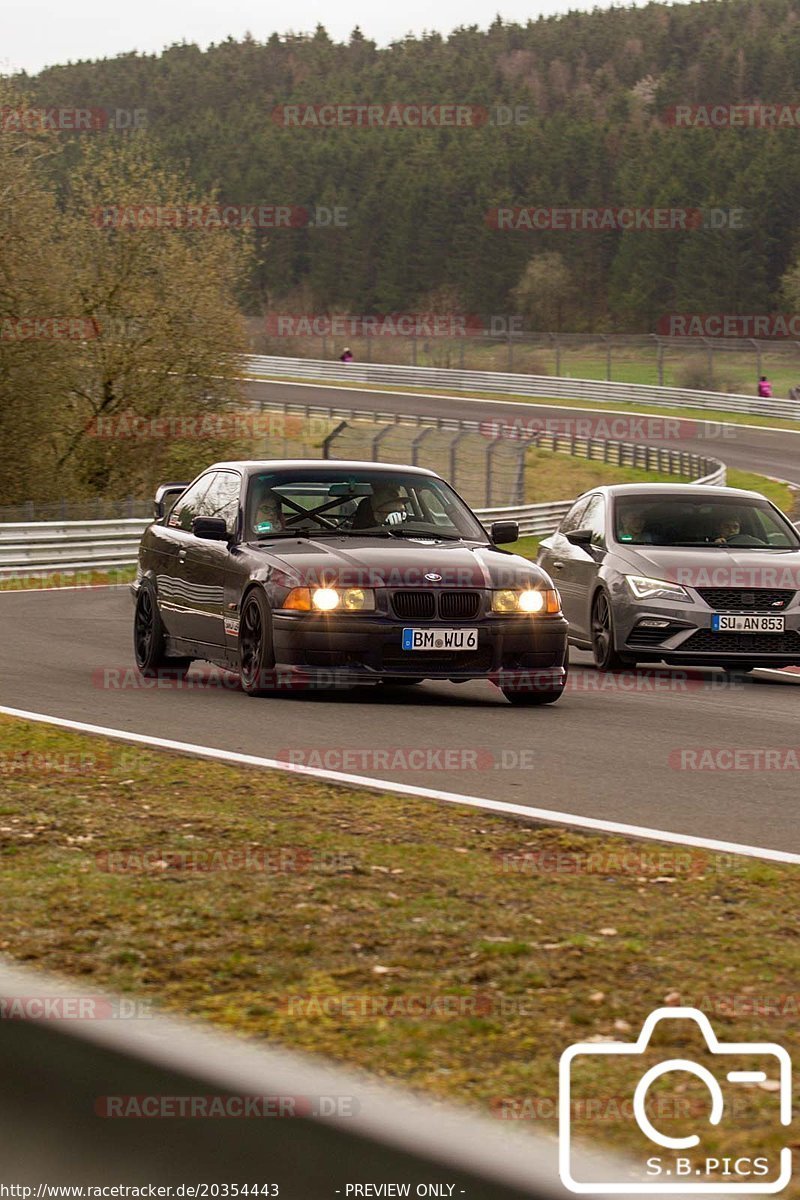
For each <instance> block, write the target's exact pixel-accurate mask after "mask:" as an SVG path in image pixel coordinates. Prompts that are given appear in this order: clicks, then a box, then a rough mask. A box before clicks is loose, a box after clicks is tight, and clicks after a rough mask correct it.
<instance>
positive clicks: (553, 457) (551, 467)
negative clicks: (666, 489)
mask: <svg viewBox="0 0 800 1200" xmlns="http://www.w3.org/2000/svg"><path fill="white" fill-rule="evenodd" d="M678 482H680V477H676V476H675V475H668V474H666V473H663V472H659V471H645V470H643V469H642V468H641V467H617V466H613V465H612V464H611V463H603V462H595V461H594V460H592V459H588V458H578V457H573V456H572V455H570V454H561V453H555V452H554V451H552V450H539V449H537V448H536V447H531V448H530V449H529V450H528V451H527V454H526V456H525V500H526V503H528V504H545V503H547V502H548V501H551V500H572V499H574V498H575V497H576V496H580V495H581V493H582V492H588V491H589V490H590V489H591V488H593V487H599V486H600V485H601V484H604V483H678Z"/></svg>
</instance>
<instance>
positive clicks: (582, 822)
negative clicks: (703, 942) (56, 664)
mask: <svg viewBox="0 0 800 1200" xmlns="http://www.w3.org/2000/svg"><path fill="white" fill-rule="evenodd" d="M0 714H3V715H5V716H8V717H19V718H21V719H22V720H24V721H37V722H39V723H42V724H45V725H57V726H58V727H59V728H61V729H71V730H74V731H75V732H77V733H93V734H99V735H100V736H102V737H108V738H114V739H116V740H118V741H122V742H133V743H134V744H136V745H139V746H150V747H152V748H154V749H156V750H175V751H178V753H180V754H191V755H194V756H196V757H198V758H207V759H213V760H215V761H217V762H225V763H231V764H234V765H236V766H244V767H261V768H262V769H263V768H266V769H267V770H271V771H284V772H287V773H289V774H292V775H304V776H307V777H309V778H311V779H322V780H325V781H326V782H328V783H339V784H348V785H349V786H350V787H359V788H370V789H371V790H372V791H379V792H391V793H393V794H394V795H397V796H415V797H418V798H420V799H423V800H439V801H443V802H444V803H446V804H459V805H464V806H465V807H466V808H480V809H484V810H485V811H487V812H496V813H506V814H508V815H510V816H514V817H524V818H526V819H528V820H535V821H545V822H548V823H551V824H555V825H570V826H574V827H576V828H578V829H591V830H595V831H597V832H600V833H614V834H621V835H623V836H625V837H635V838H647V839H650V840H652V841H656V842H668V843H669V844H670V845H674V846H694V847H698V848H700V849H703V850H713V851H715V852H717V853H720V854H740V855H743V856H745V857H747V858H761V859H767V860H769V861H770V862H780V863H793V864H796V865H797V864H800V854H791V853H789V852H787V851H784V850H770V849H768V848H767V847H765V846H747V845H742V844H740V843H738V842H723V841H718V840H717V839H716V838H703V837H694V836H693V835H692V834H684V833H670V832H668V831H667V830H664V829H649V828H648V827H647V826H644V825H628V824H625V823H623V822H620V821H603V820H598V819H597V818H595V817H581V816H576V815H575V814H574V813H565V812H559V811H557V810H554V809H549V808H528V807H526V806H525V805H522V804H508V803H506V802H505V801H504V800H485V799H483V797H481V796H462V795H460V794H459V793H458V792H442V791H439V789H438V788H425V787H415V786H414V785H413V784H403V783H394V782H392V781H390V780H387V779H371V778H370V777H369V776H368V775H349V774H347V773H345V772H344V771H326V770H322V769H320V768H316V767H304V766H300V765H298V764H296V763H285V762H280V761H278V760H277V759H274V758H259V757H257V756H256V755H253V754H239V753H238V752H236V751H233V750H217V749H214V748H212V747H209V746H197V745H193V744H192V743H191V742H175V741H172V740H171V739H169V738H159V737H151V736H150V735H149V734H144V733H131V732H129V731H128V730H125V729H110V728H108V727H107V726H105V725H88V724H86V722H84V721H69V720H67V719H66V718H64V717H52V716H48V715H47V714H46V713H35V712H27V711H26V710H24V709H19V708H8V707H6V706H5V705H0Z"/></svg>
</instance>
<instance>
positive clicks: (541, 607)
mask: <svg viewBox="0 0 800 1200" xmlns="http://www.w3.org/2000/svg"><path fill="white" fill-rule="evenodd" d="M492 612H495V613H527V614H528V615H529V616H536V615H537V614H541V615H544V616H555V615H556V614H557V613H560V612H561V600H560V598H559V595H558V592H557V591H555V589H552V588H551V589H549V590H547V591H545V590H544V589H543V588H521V589H517V588H503V589H502V590H501V591H497V592H492Z"/></svg>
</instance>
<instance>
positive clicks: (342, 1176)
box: [0, 964, 631, 1200]
mask: <svg viewBox="0 0 800 1200" xmlns="http://www.w3.org/2000/svg"><path fill="white" fill-rule="evenodd" d="M20 998H22V1000H20ZM0 1001H2V1004H3V1007H4V1008H5V1006H6V1004H10V1003H12V1002H14V1001H16V1003H17V1004H20V1003H21V1004H22V1007H23V1010H24V1011H31V1010H33V1008H34V1003H32V1002H33V1001H37V1002H41V1004H42V1009H45V1001H49V1002H50V1003H49V1004H48V1005H47V1011H49V1013H50V1014H51V1015H49V1016H47V1017H41V1018H40V1019H38V1020H32V1019H21V1020H7V1019H6V1020H0V1073H2V1079H3V1088H2V1090H0V1161H2V1164H3V1179H4V1181H5V1182H6V1183H10V1182H11V1181H13V1182H14V1183H15V1184H17V1185H24V1186H26V1187H30V1186H32V1187H33V1192H32V1195H33V1196H36V1195H37V1194H39V1195H46V1194H47V1193H46V1191H44V1192H38V1191H37V1188H39V1187H45V1186H46V1185H47V1184H50V1185H55V1186H58V1185H61V1186H64V1187H66V1186H69V1185H73V1186H79V1185H84V1186H85V1185H86V1184H92V1185H109V1184H125V1185H136V1186H139V1187H141V1186H142V1185H144V1187H145V1194H146V1189H147V1185H148V1184H151V1185H172V1186H173V1187H175V1186H176V1185H180V1184H184V1185H188V1184H205V1185H212V1184H220V1185H222V1184H229V1185H230V1184H232V1183H237V1184H239V1185H241V1184H243V1183H247V1184H248V1185H255V1184H257V1185H258V1187H259V1194H260V1195H266V1194H269V1195H275V1194H277V1192H276V1191H274V1190H270V1191H269V1192H268V1193H267V1191H266V1190H265V1191H263V1192H262V1191H261V1187H262V1185H264V1184H268V1183H274V1184H277V1185H278V1186H279V1188H280V1193H279V1194H280V1197H281V1200H332V1198H333V1200H335V1197H336V1196H337V1194H338V1195H339V1196H340V1197H341V1198H342V1200H344V1197H345V1195H346V1187H347V1184H348V1183H350V1184H353V1183H356V1182H361V1181H363V1180H367V1179H368V1180H372V1181H374V1182H379V1181H389V1180H391V1181H392V1182H393V1183H405V1184H408V1185H409V1191H408V1193H407V1194H409V1195H412V1196H413V1195H417V1194H418V1193H417V1191H416V1188H417V1186H418V1185H420V1184H430V1183H432V1182H437V1183H446V1184H451V1185H453V1186H452V1190H451V1191H445V1192H438V1191H437V1192H436V1193H433V1194H438V1195H442V1194H445V1195H446V1194H450V1195H452V1196H456V1197H458V1196H468V1197H469V1200H524V1198H525V1197H527V1198H529V1200H530V1198H531V1197H538V1198H539V1200H566V1197H568V1196H569V1195H570V1193H568V1192H567V1191H566V1190H565V1188H564V1187H563V1186H562V1185H561V1183H560V1181H559V1179H558V1174H557V1143H556V1141H555V1139H553V1138H548V1139H545V1138H544V1137H541V1136H540V1135H538V1134H537V1135H534V1134H528V1135H526V1136H520V1134H519V1130H517V1131H516V1132H515V1133H513V1134H512V1133H510V1132H508V1131H507V1130H506V1129H505V1128H504V1127H503V1126H502V1125H501V1124H500V1123H498V1122H497V1121H491V1120H489V1119H487V1118H484V1117H482V1116H475V1115H472V1113H470V1112H468V1111H460V1110H458V1109H455V1108H453V1107H450V1106H448V1105H445V1104H442V1103H439V1102H436V1101H433V1100H427V1099H423V1098H421V1097H420V1096H418V1095H416V1094H414V1095H412V1094H410V1093H408V1092H405V1091H402V1090H400V1089H399V1088H392V1087H389V1086H388V1085H386V1084H383V1083H378V1082H371V1081H370V1080H369V1078H368V1077H367V1076H365V1075H361V1074H356V1073H355V1071H352V1072H348V1071H345V1070H342V1069H339V1068H330V1067H327V1066H323V1065H322V1064H321V1063H319V1062H318V1061H315V1060H313V1059H310V1058H305V1057H301V1056H300V1055H296V1054H292V1053H289V1052H288V1051H283V1050H276V1049H271V1048H270V1049H267V1048H265V1047H263V1046H262V1045H259V1044H258V1043H257V1042H255V1041H254V1040H252V1039H248V1040H245V1039H243V1038H238V1037H234V1036H232V1035H228V1034H226V1035H223V1034H221V1033H217V1032H212V1031H211V1030H209V1029H208V1028H207V1027H202V1026H200V1025H199V1024H194V1023H191V1024H190V1023H189V1022H188V1021H180V1020H176V1019H174V1018H167V1017H162V1016H159V1015H151V1014H150V1013H149V1009H148V1008H147V1007H145V1008H144V1010H143V1011H144V1013H145V1015H144V1016H136V1015H131V1016H130V1017H128V1018H127V1019H125V1018H124V1017H122V1016H117V1017H116V1018H115V1017H114V1016H112V1015H111V1014H117V1013H120V1014H121V1013H124V1012H125V1011H126V1008H125V1006H126V1005H127V1011H128V1012H129V1013H133V1014H135V1013H136V1012H137V1011H142V1009H141V1003H142V1002H141V1001H136V1000H133V999H132V998H130V997H125V998H119V997H113V996H105V995H103V993H102V992H101V991H100V989H98V988H96V987H95V986H94V985H92V986H91V987H89V986H88V985H87V984H86V982H85V981H84V982H82V983H78V982H72V983H67V982H61V981H60V980H55V979H53V978H51V977H48V976H47V975H45V974H44V973H39V972H38V971H36V972H34V971H31V970H27V969H21V968H19V967H16V966H12V965H4V964H0ZM78 1001H82V1002H84V1004H85V1005H88V1009H87V1008H85V1007H84V1008H83V1009H81V1010H80V1011H81V1012H83V1013H84V1016H85V1014H86V1012H89V1013H94V1014H97V1013H98V1012H99V1013H100V1015H101V1018H102V1016H103V1014H105V1015H106V1019H94V1020H89V1019H82V1018H81V1017H77V1019H72V1018H70V1017H69V1016H67V1015H62V1014H63V1013H64V1012H65V1011H66V1012H69V1011H72V1012H73V1013H75V1012H77V1011H78V1003H77V1002H78ZM137 1006H139V1007H137ZM192 1098H194V1099H195V1100H196V1107H195V1113H197V1114H198V1115H196V1116H195V1117H194V1118H193V1117H192V1116H191V1115H186V1116H183V1117H181V1118H179V1119H166V1118H167V1117H168V1116H169V1115H171V1116H172V1117H173V1118H176V1116H177V1113H178V1111H179V1110H178V1107H177V1106H178V1104H179V1102H180V1103H182V1105H183V1109H182V1111H184V1112H187V1113H191V1107H190V1106H191V1100H192ZM212 1100H216V1101H217V1104H218V1106H219V1107H218V1111H219V1108H221V1107H222V1106H223V1105H225V1106H226V1109H227V1112H228V1114H229V1115H226V1116H220V1117H214V1116H204V1115H202V1114H203V1113H204V1111H209V1109H208V1105H209V1104H210V1102H211V1101H212ZM247 1100H250V1101H251V1102H260V1103H261V1104H262V1105H263V1107H264V1108H265V1109H269V1110H271V1111H272V1113H273V1115H272V1116H269V1115H266V1116H258V1115H253V1116H250V1117H249V1118H244V1117H243V1119H238V1120H236V1119H231V1117H235V1116H237V1115H243V1102H244V1101H247ZM128 1102H133V1109H129V1110H128V1111H134V1112H135V1110H136V1106H137V1105H138V1106H140V1110H141V1112H142V1117H139V1118H138V1119H137V1118H136V1117H135V1116H133V1115H132V1116H128V1117H125V1116H124V1115H123V1108H124V1106H125V1105H126V1104H127V1103H128ZM162 1102H163V1104H164V1105H165V1116H164V1117H162V1119H147V1116H148V1115H149V1114H150V1113H152V1112H153V1110H154V1109H155V1110H158V1111H157V1113H156V1115H158V1112H160V1108H161V1106H162ZM254 1111H255V1112H258V1109H255V1110H254ZM279 1113H281V1114H282V1115H284V1116H285V1118H287V1119H283V1120H281V1119H276V1117H277V1116H278V1114H279ZM115 1118H116V1119H115ZM142 1118H144V1119H142ZM577 1161H578V1163H579V1164H580V1170H581V1175H582V1177H584V1178H586V1177H588V1178H590V1179H594V1180H596V1181H597V1182H598V1183H600V1182H602V1181H613V1180H616V1181H624V1180H626V1179H628V1178H630V1177H631V1175H630V1172H631V1167H630V1164H629V1163H625V1162H622V1161H620V1162H617V1163H614V1161H613V1160H612V1159H611V1158H610V1157H607V1156H605V1155H603V1156H602V1157H601V1156H600V1155H599V1154H598V1155H597V1156H595V1155H594V1154H593V1155H592V1159H591V1164H590V1163H589V1161H588V1159H587V1158H586V1156H585V1155H581V1154H580V1152H579V1153H578V1160H577ZM19 1194H20V1195H21V1194H22V1192H19ZM174 1194H175V1192H173V1195H174ZM182 1194H184V1195H188V1194H191V1193H189V1192H188V1191H184V1192H183V1193H182ZM195 1194H197V1195H208V1196H213V1195H216V1194H218V1195H225V1194H227V1193H225V1192H223V1191H221V1190H220V1191H219V1192H216V1193H215V1192H213V1191H211V1190H209V1191H207V1192H197V1193H195ZM393 1194H399V1195H401V1194H403V1193H402V1192H394V1193H393ZM420 1194H423V1193H420ZM424 1194H431V1193H424ZM351 1195H352V1193H351Z"/></svg>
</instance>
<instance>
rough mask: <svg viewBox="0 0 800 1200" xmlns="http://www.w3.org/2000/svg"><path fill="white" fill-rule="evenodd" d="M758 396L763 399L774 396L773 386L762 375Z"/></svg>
mask: <svg viewBox="0 0 800 1200" xmlns="http://www.w3.org/2000/svg"><path fill="white" fill-rule="evenodd" d="M758 394H759V396H761V397H762V398H763V399H766V398H767V397H769V396H771V395H772V384H771V383H770V381H769V380H768V379H767V377H766V375H762V376H761V378H760V379H759V381H758Z"/></svg>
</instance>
